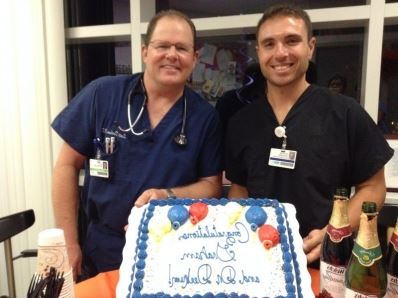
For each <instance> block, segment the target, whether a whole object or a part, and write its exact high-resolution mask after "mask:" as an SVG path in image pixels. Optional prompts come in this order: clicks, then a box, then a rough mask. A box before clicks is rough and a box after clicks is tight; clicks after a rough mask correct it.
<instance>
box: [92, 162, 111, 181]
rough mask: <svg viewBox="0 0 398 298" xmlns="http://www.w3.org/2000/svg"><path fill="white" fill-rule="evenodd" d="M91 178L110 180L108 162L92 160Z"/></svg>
mask: <svg viewBox="0 0 398 298" xmlns="http://www.w3.org/2000/svg"><path fill="white" fill-rule="evenodd" d="M90 176H93V177H101V178H109V167H108V161H107V160H100V159H90Z"/></svg>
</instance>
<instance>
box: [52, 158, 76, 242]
mask: <svg viewBox="0 0 398 298" xmlns="http://www.w3.org/2000/svg"><path fill="white" fill-rule="evenodd" d="M78 176H79V175H78V171H77V170H76V169H75V168H74V167H73V166H67V165H63V166H59V167H57V166H56V167H55V169H54V173H53V181H52V203H53V211H54V217H55V224H56V226H57V227H59V228H61V229H63V230H64V233H65V238H66V242H67V245H69V246H70V245H76V244H78V232H77V208H78V179H79V177H78Z"/></svg>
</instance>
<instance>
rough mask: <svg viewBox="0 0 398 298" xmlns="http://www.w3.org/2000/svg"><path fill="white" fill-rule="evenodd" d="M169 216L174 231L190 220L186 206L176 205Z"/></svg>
mask: <svg viewBox="0 0 398 298" xmlns="http://www.w3.org/2000/svg"><path fill="white" fill-rule="evenodd" d="M167 216H168V218H169V219H170V222H171V224H172V226H173V229H175V230H177V229H178V228H179V227H180V226H182V225H183V224H184V223H185V222H186V221H187V220H188V217H189V212H188V210H187V208H185V207H184V206H181V205H176V206H173V207H171V208H170V210H169V212H168V214H167Z"/></svg>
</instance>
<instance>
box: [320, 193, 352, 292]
mask: <svg viewBox="0 0 398 298" xmlns="http://www.w3.org/2000/svg"><path fill="white" fill-rule="evenodd" d="M348 201H349V194H348V189H347V188H345V187H339V188H337V189H336V191H335V194H334V198H333V210H332V215H331V217H330V220H329V224H328V226H327V228H326V234H325V237H324V238H323V242H322V248H321V264H320V288H319V289H320V291H319V292H320V294H319V297H320V298H323V297H335V298H337V297H344V292H345V287H344V276H345V270H346V266H347V264H348V261H349V259H350V256H351V251H352V247H353V245H354V240H353V236H352V231H351V226H350V222H349V220H348Z"/></svg>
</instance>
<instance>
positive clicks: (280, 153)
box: [226, 5, 393, 263]
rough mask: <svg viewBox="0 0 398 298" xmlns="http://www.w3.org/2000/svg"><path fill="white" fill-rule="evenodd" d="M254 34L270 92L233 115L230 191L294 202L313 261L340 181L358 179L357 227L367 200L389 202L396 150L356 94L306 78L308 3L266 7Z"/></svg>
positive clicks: (353, 206) (352, 214) (353, 207)
mask: <svg viewBox="0 0 398 298" xmlns="http://www.w3.org/2000/svg"><path fill="white" fill-rule="evenodd" d="M256 37H257V54H258V61H259V63H260V67H261V71H262V73H263V75H264V77H265V78H266V80H267V88H266V90H267V92H266V93H265V95H264V97H263V98H261V99H260V100H258V101H256V102H253V103H251V104H250V105H247V106H246V107H245V108H243V109H242V110H241V111H239V112H238V113H236V114H235V115H234V116H233V117H232V119H231V120H230V121H229V126H228V131H227V137H226V177H227V178H228V179H229V180H230V181H231V182H232V186H231V189H230V192H229V197H230V198H245V197H253V198H259V197H267V198H274V199H278V200H280V201H281V202H288V203H292V204H293V205H295V207H296V209H297V218H298V221H299V223H300V233H301V235H302V236H303V238H304V251H305V252H306V254H307V260H308V263H312V262H314V261H317V260H318V259H319V255H320V246H321V242H322V239H323V236H324V234H325V231H326V225H327V223H328V220H329V218H330V214H331V211H332V204H333V202H332V198H333V193H334V190H335V189H336V187H338V186H346V187H351V186H354V187H355V195H354V196H353V197H352V198H351V200H350V203H349V218H350V223H351V225H352V227H353V228H354V229H356V228H357V227H358V224H359V215H360V212H361V205H362V202H363V201H375V202H376V203H377V205H378V207H379V208H380V207H381V206H382V205H383V203H384V199H385V193H386V187H385V179H384V165H385V164H386V163H387V161H388V160H389V159H390V158H391V157H392V155H393V150H392V149H391V148H390V147H389V146H388V144H387V142H386V141H385V139H384V137H383V136H382V135H381V133H380V132H379V130H378V128H377V126H376V124H375V123H374V121H373V120H372V119H371V118H370V116H369V115H368V114H367V113H366V111H364V109H363V108H362V107H361V106H360V105H359V104H358V103H357V102H356V101H355V100H354V99H352V98H349V97H346V96H344V95H341V94H337V93H335V92H332V91H330V90H329V89H327V88H322V87H319V86H315V85H311V84H310V83H308V82H307V80H306V78H305V74H306V71H307V68H308V63H309V60H310V59H311V58H312V54H313V52H314V48H315V38H314V37H313V36H312V28H311V22H310V19H309V17H308V15H307V13H306V12H305V11H304V10H302V9H300V8H297V7H293V6H286V5H281V6H274V7H271V8H269V9H267V10H266V11H265V12H264V14H263V16H262V18H261V19H260V21H259V22H258V26H257V32H256Z"/></svg>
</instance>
